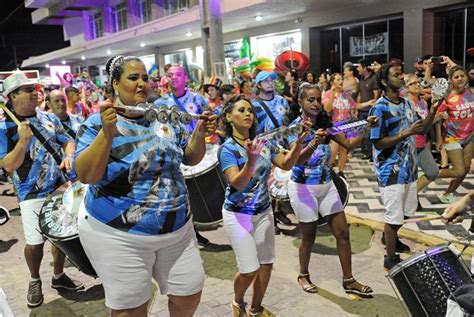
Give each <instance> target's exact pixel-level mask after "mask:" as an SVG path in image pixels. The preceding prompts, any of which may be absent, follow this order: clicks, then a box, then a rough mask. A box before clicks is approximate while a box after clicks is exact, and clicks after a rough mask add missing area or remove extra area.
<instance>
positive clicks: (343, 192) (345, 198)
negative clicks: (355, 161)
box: [331, 170, 350, 207]
mask: <svg viewBox="0 0 474 317" xmlns="http://www.w3.org/2000/svg"><path fill="white" fill-rule="evenodd" d="M331 178H332V181H333V183H334V185H335V186H336V188H337V191H338V193H339V197H340V198H341V202H342V204H343V206H344V207H346V206H347V203H348V202H349V193H350V191H349V184H348V183H347V181H346V180H345V179H344V177H341V176H338V175H337V174H336V173H335V172H334V171H333V170H331Z"/></svg>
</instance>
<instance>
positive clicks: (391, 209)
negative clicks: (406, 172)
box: [380, 182, 418, 225]
mask: <svg viewBox="0 0 474 317" xmlns="http://www.w3.org/2000/svg"><path fill="white" fill-rule="evenodd" d="M380 194H381V196H382V203H383V205H384V207H385V214H384V220H385V223H388V224H391V225H403V216H408V217H410V216H413V215H414V214H415V211H416V208H417V206H418V195H417V192H416V182H412V183H409V184H394V185H390V186H385V187H380Z"/></svg>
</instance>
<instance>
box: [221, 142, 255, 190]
mask: <svg viewBox="0 0 474 317" xmlns="http://www.w3.org/2000/svg"><path fill="white" fill-rule="evenodd" d="M263 146H264V141H262V140H260V141H256V140H254V141H253V142H250V141H247V143H246V144H245V146H244V147H245V149H246V150H247V156H248V160H247V162H245V164H244V166H243V167H242V169H241V170H239V168H238V167H237V166H234V167H230V168H228V169H226V170H225V171H224V174H225V175H226V177H227V180H228V181H229V184H230V185H231V186H232V187H234V188H235V189H237V190H238V191H242V190H243V189H244V188H245V186H247V184H248V183H249V182H250V180H251V179H252V176H253V174H254V172H255V166H256V163H257V160H258V158H259V155H260V152H261V151H262V148H263Z"/></svg>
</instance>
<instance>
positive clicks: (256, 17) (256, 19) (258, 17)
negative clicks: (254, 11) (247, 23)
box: [255, 15, 263, 22]
mask: <svg viewBox="0 0 474 317" xmlns="http://www.w3.org/2000/svg"><path fill="white" fill-rule="evenodd" d="M262 20H263V17H262V16H261V15H257V16H255V21H257V22H260V21H262Z"/></svg>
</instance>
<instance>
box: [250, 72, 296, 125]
mask: <svg viewBox="0 0 474 317" xmlns="http://www.w3.org/2000/svg"><path fill="white" fill-rule="evenodd" d="M275 79H276V74H275V73H273V72H271V73H270V72H267V71H261V72H259V73H258V75H257V77H256V78H255V84H256V85H257V88H258V96H257V98H256V99H254V100H253V101H252V106H253V107H254V109H255V116H256V117H257V121H258V128H257V133H263V132H269V131H271V130H274V129H276V128H279V127H281V126H282V125H286V124H288V123H289V122H288V113H289V111H290V106H289V105H288V102H287V101H286V99H285V98H283V97H282V96H278V95H276V94H275V84H274V83H273V81H274V80H275Z"/></svg>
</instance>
